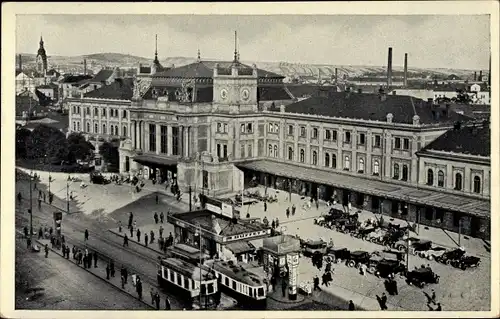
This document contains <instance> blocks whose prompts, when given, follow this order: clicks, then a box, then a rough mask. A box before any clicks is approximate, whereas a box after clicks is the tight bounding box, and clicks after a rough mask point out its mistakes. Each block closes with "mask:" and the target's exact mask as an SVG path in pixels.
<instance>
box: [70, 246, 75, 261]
mask: <svg viewBox="0 0 500 319" xmlns="http://www.w3.org/2000/svg"><path fill="white" fill-rule="evenodd" d="M71 250H72V252H73V259H76V247H75V245H73V248H72V249H71Z"/></svg>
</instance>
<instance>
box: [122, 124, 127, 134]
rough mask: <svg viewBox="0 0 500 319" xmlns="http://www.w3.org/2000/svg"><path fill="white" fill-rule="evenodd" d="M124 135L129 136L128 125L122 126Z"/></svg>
mask: <svg viewBox="0 0 500 319" xmlns="http://www.w3.org/2000/svg"><path fill="white" fill-rule="evenodd" d="M122 135H123V136H127V127H126V126H125V125H123V127H122Z"/></svg>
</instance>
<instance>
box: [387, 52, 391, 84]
mask: <svg viewBox="0 0 500 319" xmlns="http://www.w3.org/2000/svg"><path fill="white" fill-rule="evenodd" d="M387 86H389V87H390V86H392V48H391V47H389V57H388V59H387Z"/></svg>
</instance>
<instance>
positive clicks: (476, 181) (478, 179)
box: [474, 176, 481, 194]
mask: <svg viewBox="0 0 500 319" xmlns="http://www.w3.org/2000/svg"><path fill="white" fill-rule="evenodd" d="M474 193H477V194H479V193H481V177H479V176H474Z"/></svg>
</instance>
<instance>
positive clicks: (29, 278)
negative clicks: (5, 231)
mask: <svg viewBox="0 0 500 319" xmlns="http://www.w3.org/2000/svg"><path fill="white" fill-rule="evenodd" d="M16 237H17V236H16ZM15 273H16V276H15V278H16V295H15V308H16V309H45V310H92V309H99V310H101V309H109V310H121V309H125V308H126V309H130V310H144V309H148V307H147V306H146V305H145V304H143V303H142V302H139V301H138V300H137V299H135V298H133V297H131V296H129V295H127V294H125V293H123V292H120V291H119V290H117V289H115V288H114V287H112V286H110V285H108V284H106V283H105V282H103V281H102V280H101V279H99V278H97V277H95V276H93V275H91V274H89V273H88V272H86V271H85V270H83V269H82V268H80V267H77V266H76V265H74V264H72V263H69V262H67V261H65V260H63V259H62V258H61V257H59V256H56V255H54V254H51V253H49V257H48V258H44V254H43V252H40V253H30V252H28V251H27V249H26V242H25V241H22V240H21V239H20V238H16V266H15ZM30 288H43V289H44V290H43V294H42V295H41V296H40V297H39V298H36V299H34V300H30V299H27V298H30V297H31V296H32V294H31V293H28V292H27V290H28V289H30Z"/></svg>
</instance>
